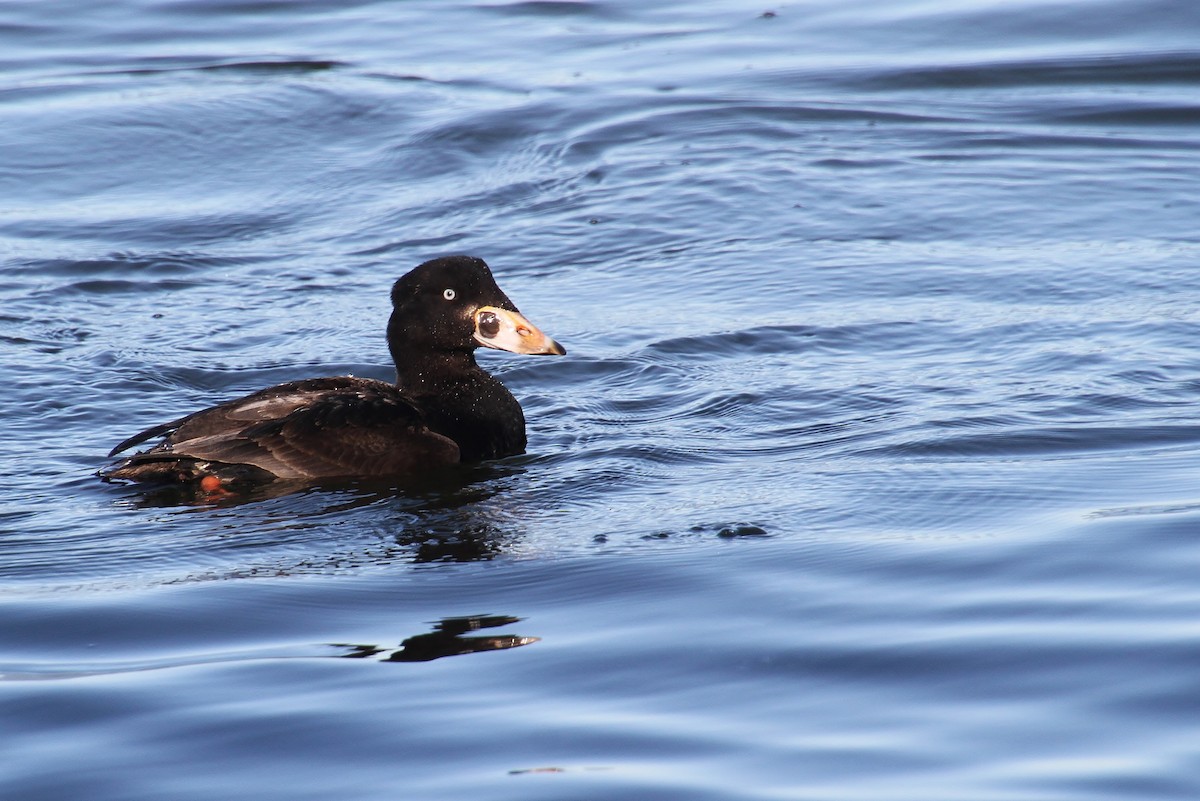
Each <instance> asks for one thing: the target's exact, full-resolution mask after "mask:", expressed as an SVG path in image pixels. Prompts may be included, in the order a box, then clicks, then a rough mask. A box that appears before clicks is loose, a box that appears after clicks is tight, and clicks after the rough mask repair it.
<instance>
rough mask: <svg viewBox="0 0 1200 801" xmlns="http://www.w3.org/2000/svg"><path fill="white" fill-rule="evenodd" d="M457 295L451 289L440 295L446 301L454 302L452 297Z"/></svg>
mask: <svg viewBox="0 0 1200 801" xmlns="http://www.w3.org/2000/svg"><path fill="white" fill-rule="evenodd" d="M457 294H458V293H457V292H455V291H454V290H453V289H447V290H446V291H445V292H443V293H442V297H443V298H445V299H446V300H454V297H455V296H456V295H457Z"/></svg>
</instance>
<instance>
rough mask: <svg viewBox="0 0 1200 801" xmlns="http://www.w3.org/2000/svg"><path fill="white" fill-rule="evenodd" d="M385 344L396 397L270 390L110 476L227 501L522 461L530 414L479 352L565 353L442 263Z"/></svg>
mask: <svg viewBox="0 0 1200 801" xmlns="http://www.w3.org/2000/svg"><path fill="white" fill-rule="evenodd" d="M387 341H388V348H389V350H390V351H391V355H392V361H393V362H395V365H396V383H395V384H390V383H387V382H385V381H376V380H374V379H369V378H355V377H354V376H339V377H335V378H310V379H307V380H302V381H291V382H288V383H286V384H280V385H278V386H274V387H269V388H267V389H262V390H259V391H258V392H254V393H251V394H249V395H246V396H244V397H241V398H237V399H235V400H231V401H227V402H225V403H222V404H220V405H218V406H213V407H211V408H208V409H203V410H201V411H198V412H194V413H193V414H189V415H187V416H186V417H181V418H179V419H178V420H172V421H171V422H169V423H163V424H162V425H157V426H154V427H152V428H148V429H146V430H145V431H142V432H140V433H138V434H135V435H134V436H132V437H130V438H129V439H127V440H125V441H124V442H122V443H121V444H119V445H117V447H115V448H113V449H112V452H111V453H109V457H110V458H111V457H113V456H116V455H117V454H118V453H121V452H122V451H124V450H126V449H127V448H130V447H133V446H134V445H138V444H141V443H143V442H146V441H147V440H150V439H153V438H154V437H160V436H161V437H164V439H163V440H162V442H160V443H158V444H156V445H155V446H154V447H152V448H150V449H148V450H145V451H141V452H139V453H135V454H134V455H133V456H129V457H127V458H125V459H123V460H122V461H120V462H118V463H116V464H114V465H112V466H111V467H108V468H106V469H105V470H102V471H101V472H100V475H101V476H102V477H103V478H105V479H110V480H112V479H123V480H129V481H158V482H192V481H199V482H200V483H201V486H202V487H203V488H204V489H207V490H217V489H219V488H221V487H223V486H228V485H231V484H237V483H242V482H265V481H271V480H274V479H277V478H278V479H300V480H303V479H321V478H336V477H355V476H400V475H413V474H419V473H422V472H423V471H427V470H429V469H432V468H436V467H440V466H445V465H450V464H455V463H459V462H477V461H481V460H485V459H498V458H501V457H505V456H512V455H515V454H519V453H524V452H525V444H526V440H525V415H524V413H523V412H522V411H521V405H520V404H519V403H518V402H517V399H516V398H514V397H513V395H512V393H511V392H509V391H508V389H506V388H505V386H504V385H503V384H501V383H500V381H499V380H497V379H496V378H495V377H494V376H492V375H491V374H489V373H488V372H487V371H485V370H484V369H483V368H481V367H480V366H479V365H478V364H477V363H476V361H475V349H476V348H478V347H480V346H483V347H487V348H497V349H499V350H507V351H511V352H513V353H524V354H553V355H559V356H561V355H562V354H564V353H566V351H565V350H564V349H563V347H562V346H561V345H559V344H558V343H557V342H555V341H554V340H553V339H551V338H550V337H548V336H546V335H545V334H544V333H542V332H541V331H540V330H539V329H538V328H537V327H536V326H535V325H533V323H531V322H529V320H527V319H526V318H525V317H524V316H523V315H522V314H521V313H520V312H519V311H518V310H517V307H516V306H514V305H513V303H512V301H510V300H509V299H508V297H507V296H506V295H505V294H504V293H503V292H501V291H500V288H499V287H498V286H496V281H495V279H494V278H493V277H492V273H491V270H490V269H488V266H487V264H485V263H484V261H483V260H482V259H477V258H473V257H471V256H449V257H445V258H439V259H433V260H432V261H427V262H425V263H424V264H421V265H420V266H418V267H417V268H416V269H414V270H413V271H412V272H410V273H408V274H407V275H405V276H404V277H402V278H400V279H399V280H398V281H396V283H395V284H394V285H393V286H392V315H391V319H390V320H389V321H388V327H387Z"/></svg>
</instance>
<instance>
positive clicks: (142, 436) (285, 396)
mask: <svg viewBox="0 0 1200 801" xmlns="http://www.w3.org/2000/svg"><path fill="white" fill-rule="evenodd" d="M376 385H378V386H376ZM391 389H393V388H392V387H391V385H387V384H383V383H382V382H378V381H370V380H368V379H362V378H355V377H353V376H336V377H332V378H310V379H306V380H304V381H291V382H288V383H286V384H278V385H276V386H273V387H268V388H267V389H260V390H259V391H257V392H253V393H251V394H249V395H244V396H242V397H240V398H235V399H234V400H231V401H227V402H225V403H222V404H220V405H218V406H212V407H210V408H208V409H201V410H200V411H198V412H194V413H192V414H189V415H186V416H184V417H180V418H179V419H177V420H172V421H171V422H169V423H162V424H161V425H156V426H153V427H151V428H147V429H146V430H145V431H140V432H138V433H137V434H134V435H133V436H132V437H130V438H129V439H127V440H125V441H124V442H122V443H121V444H119V445H117V447H115V448H113V449H112V450H111V451H109V452H108V455H109V458H112V457H113V456H116V455H117V454H118V453H121V452H122V451H124V450H128V449H129V448H132V447H133V446H134V445H141V444H142V443H143V442H147V441H149V440H152V439H154V438H155V437H162V436H167V435H171V437H170V439H169V440H168V442H170V441H171V440H175V439H180V440H184V439H195V438H197V437H204V436H210V435H214V434H230V433H235V432H238V431H241V430H242V429H244V428H246V427H247V426H248V425H251V424H253V423H261V422H266V421H269V420H279V419H282V418H284V417H286V416H287V415H289V414H291V413H292V412H294V411H296V410H297V409H302V408H305V407H307V406H311V405H312V404H313V403H315V402H317V401H318V400H320V399H321V398H322V397H323V396H326V395H329V394H331V393H338V392H347V391H349V392H371V391H374V392H376V393H378V392H381V391H383V392H386V391H388V390H391Z"/></svg>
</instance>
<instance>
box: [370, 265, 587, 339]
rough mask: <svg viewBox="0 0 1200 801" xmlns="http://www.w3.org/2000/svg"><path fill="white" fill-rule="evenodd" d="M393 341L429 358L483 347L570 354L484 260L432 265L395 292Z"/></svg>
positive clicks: (416, 272)
mask: <svg viewBox="0 0 1200 801" xmlns="http://www.w3.org/2000/svg"><path fill="white" fill-rule="evenodd" d="M388 341H389V342H390V343H391V344H392V351H393V353H396V352H397V350H398V346H400V345H401V344H402V345H403V350H405V351H406V352H408V353H411V352H412V351H413V349H422V350H425V351H428V352H431V353H433V352H448V351H463V350H466V351H471V350H474V349H475V348H477V347H479V346H481V345H482V346H483V347H486V348H496V349H497V350H507V351H511V352H512V353H523V354H530V355H555V356H561V355H563V354H564V353H566V349H564V348H563V346H562V345H560V344H558V343H557V342H555V341H554V340H553V339H551V338H550V337H548V336H546V335H545V334H544V333H542V331H541V330H540V329H539V328H538V327H537V326H535V325H534V324H533V323H531V322H529V320H528V319H526V318H525V316H524V315H523V314H521V312H520V311H518V310H517V307H516V306H515V305H513V302H512V301H511V300H509V299H508V296H507V295H505V294H504V293H503V292H501V291H500V287H498V286H496V280H495V279H494V278H492V271H491V270H490V269H488V266H487V264H486V263H485V262H484V261H483V259H477V258H475V257H473V256H445V257H443V258H439V259H432V260H430V261H427V262H425V263H424V264H422V265H420V266H419V267H417V268H416V269H414V270H412V272H410V273H408V274H407V275H405V276H404V277H402V278H400V279H399V280H398V281H396V283H395V284H394V285H393V286H392V318H391V321H390V322H389V323H388Z"/></svg>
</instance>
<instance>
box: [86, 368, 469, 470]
mask: <svg viewBox="0 0 1200 801" xmlns="http://www.w3.org/2000/svg"><path fill="white" fill-rule="evenodd" d="M163 435H167V436H166V439H164V440H163V441H162V442H161V443H159V444H158V445H156V446H155V447H153V448H151V449H149V450H147V451H144V452H141V453H138V454H135V455H133V456H131V457H129V458H128V459H125V460H124V461H122V462H120V463H118V464H117V465H114V466H113V467H112V468H109V469H108V470H106V471H105V472H104V476H105V477H106V478H112V479H128V480H135V481H146V480H159V481H180V480H193V479H196V478H202V477H204V476H205V475H215V476H217V477H218V478H222V479H246V480H266V479H271V478H332V477H340V476H384V475H397V474H412V473H418V472H420V471H423V470H428V469H430V468H432V467H438V466H442V465H446V464H452V463H456V462H458V461H459V458H460V454H459V448H458V446H457V445H456V444H455V442H454V441H453V440H451V439H450V438H448V437H446V436H443V435H441V434H438V433H436V432H434V431H433V430H431V429H430V428H429V426H428V425H427V423H426V420H425V415H424V413H423V412H422V411H421V409H420V408H419V407H418V405H417V404H416V403H415V402H414V401H413V400H412V399H411V398H409V397H408V396H406V395H405V394H404V393H403V392H401V391H400V390H399V389H398V388H397V387H395V386H394V385H392V384H387V383H384V382H382V381H374V380H371V379H364V378H354V377H352V376H341V377H336V378H314V379H307V380H304V381H293V382H290V383H287V384H280V385H278V386H274V387H270V388H268V389H264V390H260V391H258V392H255V393H252V394H250V395H246V396H243V397H241V398H237V399H235V400H232V401H228V402H226V403H222V404H220V405H218V406H214V407H211V408H209V409H204V410H202V411H199V412H196V413H195V414H191V415H188V416H187V417H182V418H180V419H178V420H174V421H172V422H170V423H165V424H163V425H160V426H156V427H154V428H150V429H147V430H146V431H143V432H141V433H139V434H137V435H136V436H134V437H131V438H130V439H128V440H126V441H125V442H122V443H121V444H120V445H118V446H117V447H116V448H114V449H113V451H112V453H111V454H110V455H116V454H117V453H120V452H121V451H123V450H125V449H126V448H129V447H132V446H134V445H137V444H139V443H141V442H145V441H147V440H150V439H153V438H154V437H158V436H163Z"/></svg>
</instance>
